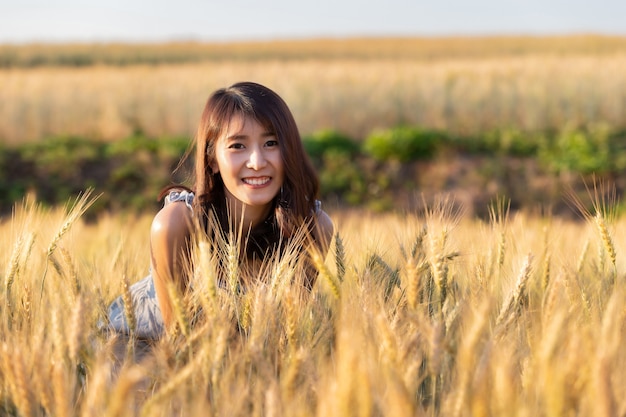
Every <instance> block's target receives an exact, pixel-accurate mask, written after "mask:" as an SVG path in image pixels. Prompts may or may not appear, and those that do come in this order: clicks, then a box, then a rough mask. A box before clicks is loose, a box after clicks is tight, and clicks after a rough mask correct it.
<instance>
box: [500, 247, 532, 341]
mask: <svg viewBox="0 0 626 417" xmlns="http://www.w3.org/2000/svg"><path fill="white" fill-rule="evenodd" d="M532 260H533V255H532V254H528V256H527V257H526V259H525V261H524V265H523V266H522V270H521V272H520V275H519V277H518V279H517V285H516V286H515V289H514V291H513V292H512V293H511V294H510V295H509V297H508V299H507V300H506V301H505V302H504V304H503V306H502V309H501V310H500V313H499V314H498V318H497V319H496V328H499V329H500V331H501V332H504V330H506V328H507V327H508V324H509V323H511V322H512V321H513V320H514V319H515V316H516V315H517V312H518V311H519V309H520V307H521V305H522V302H523V298H524V296H525V295H526V284H527V282H528V280H529V279H530V273H531V271H532Z"/></svg>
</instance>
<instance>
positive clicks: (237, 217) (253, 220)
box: [109, 82, 333, 338]
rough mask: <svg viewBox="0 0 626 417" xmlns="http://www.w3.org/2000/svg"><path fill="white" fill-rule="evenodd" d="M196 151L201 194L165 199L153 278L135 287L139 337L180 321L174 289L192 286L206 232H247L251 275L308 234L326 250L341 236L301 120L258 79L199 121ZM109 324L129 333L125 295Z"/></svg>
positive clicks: (154, 232)
mask: <svg viewBox="0 0 626 417" xmlns="http://www.w3.org/2000/svg"><path fill="white" fill-rule="evenodd" d="M195 152H196V157H195V158H196V159H195V184H194V186H193V191H192V190H189V189H185V188H181V187H177V188H170V189H169V190H166V192H165V193H162V194H166V195H165V204H164V207H163V208H162V209H161V211H159V212H158V213H157V215H156V216H155V218H154V220H153V222H152V228H151V232H150V253H151V262H150V266H151V274H150V275H149V276H147V277H146V278H144V279H143V280H141V281H139V282H138V283H136V284H134V285H133V286H131V291H130V292H131V295H132V298H133V306H134V308H135V318H136V335H137V336H139V337H146V338H158V337H159V336H160V335H161V334H162V332H163V330H164V328H167V327H168V326H169V325H170V324H171V323H172V322H173V317H172V300H171V298H170V296H169V290H168V286H169V285H170V283H172V282H173V283H175V284H177V285H178V287H179V289H180V290H181V291H183V292H184V291H185V290H186V289H187V285H188V281H187V276H186V273H185V271H188V270H189V268H186V266H185V262H186V260H187V259H188V256H187V255H188V252H189V250H190V243H191V240H192V236H193V234H194V233H196V232H198V231H199V230H198V229H200V231H202V232H204V233H206V234H207V236H208V237H209V239H211V238H215V237H216V236H217V233H224V232H226V233H228V231H229V230H234V231H237V230H241V231H242V237H243V238H244V239H245V242H243V244H242V247H243V248H245V250H243V251H242V252H243V253H242V255H241V258H242V259H240V262H242V263H243V264H245V265H247V266H248V269H249V268H252V269H254V268H255V266H256V267H258V265H260V264H262V263H263V262H266V261H267V260H268V257H272V256H279V255H280V253H281V250H282V249H283V248H284V247H285V245H286V244H287V242H289V240H290V239H291V238H292V237H294V235H295V234H296V232H298V231H300V230H302V228H306V231H307V233H308V237H309V239H308V241H309V242H311V244H313V245H316V246H317V249H318V250H320V252H321V253H322V254H325V253H326V252H327V250H328V245H329V243H330V240H331V238H332V235H333V225H332V222H331V220H330V218H329V217H328V215H327V214H326V213H325V212H324V211H323V210H322V209H321V207H320V202H319V200H317V195H318V191H319V181H318V179H317V175H316V173H315V171H314V169H313V168H312V166H311V163H310V161H309V159H308V157H307V155H306V153H305V151H304V148H303V146H302V142H301V139H300V134H299V132H298V128H297V126H296V122H295V120H294V118H293V115H292V114H291V111H290V110H289V108H288V107H287V105H286V103H285V102H284V101H283V100H282V98H280V97H279V96H278V95H277V94H276V93H275V92H274V91H272V90H270V89H269V88H267V87H264V86H262V85H260V84H256V83H252V82H242V83H237V84H234V85H232V86H230V87H228V88H223V89H219V90H217V91H215V92H214V93H213V94H212V95H211V96H210V97H209V99H208V101H207V103H206V106H205V107H204V111H203V113H202V117H201V119H200V123H199V126H198V131H197V134H196V139H195ZM211 216H214V217H215V219H216V221H210V218H211ZM213 229H220V230H213ZM305 250H306V248H303V251H305ZM244 269H245V268H244ZM305 271H306V269H305ZM251 276H254V275H251ZM242 279H243V278H242ZM314 279H315V277H314V276H311V274H310V270H309V274H308V276H307V277H305V279H304V280H303V283H304V285H305V286H307V287H309V288H310V287H311V286H312V285H313V281H314ZM109 319H110V324H111V327H112V328H113V329H114V330H116V331H118V332H126V331H128V325H127V323H126V318H125V314H124V307H123V302H122V300H121V297H118V299H116V300H115V301H114V302H113V303H112V304H111V306H110V307H109Z"/></svg>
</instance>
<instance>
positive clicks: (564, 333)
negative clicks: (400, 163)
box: [0, 196, 626, 416]
mask: <svg viewBox="0 0 626 417" xmlns="http://www.w3.org/2000/svg"><path fill="white" fill-rule="evenodd" d="M90 198H91V197H89V196H87V197H86V198H83V199H80V200H78V201H77V202H75V203H73V204H68V208H67V209H66V210H63V209H62V208H57V209H42V208H40V207H38V205H37V204H36V203H35V202H33V201H26V202H24V203H22V204H19V205H17V206H16V209H15V211H14V214H13V216H11V217H10V218H9V217H7V218H4V219H3V221H2V222H1V223H0V234H1V235H2V236H3V238H2V240H1V242H0V254H1V255H0V274H2V275H1V278H2V279H1V284H2V286H1V289H0V292H1V295H2V299H3V300H2V303H1V304H0V381H1V383H0V411H1V412H0V414H2V415H20V416H94V415H98V416H113V415H115V416H131V415H132V416H134V415H143V416H172V415H180V416H183V415H184V416H207V415H213V416H251V415H252V416H254V415H258V416H383V415H384V416H469V415H479V416H488V415H498V416H512V415H520V416H563V415H585V416H615V415H623V414H624V413H625V412H626V395H625V394H626V373H625V372H624V369H626V367H625V365H626V363H625V360H626V351H625V350H624V349H623V348H622V346H624V343H626V336H625V333H624V323H625V320H624V319H625V313H626V308H625V306H626V304H625V300H624V298H625V294H626V292H625V290H626V282H625V281H624V271H625V268H626V264H625V261H624V257H623V253H624V250H625V249H626V240H625V239H626V238H625V236H626V222H624V219H622V218H615V217H614V216H613V212H612V209H611V204H612V202H613V199H612V198H608V199H607V198H605V197H602V196H600V197H595V198H596V200H595V202H596V204H595V206H596V209H597V210H595V211H593V212H589V213H586V217H584V216H581V220H580V221H579V222H568V221H564V220H560V219H558V218H534V217H530V216H528V215H522V214H514V213H508V211H507V209H506V204H505V203H504V202H500V203H497V204H494V206H493V208H492V216H491V220H490V221H478V220H475V219H472V218H467V217H465V216H463V214H462V213H461V212H458V211H455V210H452V209H451V208H450V207H451V205H450V202H449V200H446V199H445V198H443V199H442V200H441V201H439V202H437V201H433V202H432V203H431V205H430V207H431V208H430V210H429V211H428V212H427V213H425V214H423V215H417V214H415V213H404V214H387V215H376V216H374V215H369V214H367V213H365V212H356V211H337V212H331V213H330V214H331V216H332V217H333V219H334V221H335V224H336V229H337V235H336V239H335V240H334V242H333V244H332V246H331V249H330V252H329V255H328V257H327V259H326V262H325V263H323V264H322V263H321V261H320V260H319V259H317V258H315V257H313V259H314V260H315V259H316V260H317V265H318V267H319V268H320V270H321V273H320V276H319V278H318V280H317V282H316V285H315V287H314V288H313V291H312V293H311V294H304V293H303V292H302V291H301V290H300V289H299V287H298V285H296V284H294V283H293V282H292V281H296V282H297V280H298V277H297V276H296V275H294V274H295V273H294V271H295V270H296V269H297V268H296V266H297V265H296V264H297V262H298V259H296V258H295V257H293V256H289V255H287V256H286V257H285V258H284V259H282V260H281V261H280V262H279V261H276V262H275V263H272V264H270V265H267V268H266V270H265V271H264V272H263V273H262V274H261V277H260V283H259V284H258V285H256V286H254V287H251V288H249V289H248V291H246V292H237V291H233V290H231V288H235V287H236V286H232V285H227V286H226V288H218V287H217V286H216V285H215V270H214V267H213V265H214V263H215V261H216V259H215V257H216V256H228V253H229V251H231V250H232V248H231V247H229V246H228V245H223V246H222V247H221V249H220V250H219V251H218V252H217V253H209V252H207V250H206V245H204V244H202V243H201V242H200V243H199V244H198V247H197V249H196V251H195V252H196V253H195V255H196V256H198V257H199V258H201V259H202V260H203V261H202V262H198V263H197V265H199V266H198V267H197V269H196V271H195V272H194V275H193V276H194V278H193V279H194V283H195V285H194V287H193V288H194V290H193V293H192V294H188V296H187V297H182V296H179V297H178V298H177V300H178V303H177V309H176V316H177V327H176V328H175V329H173V330H172V331H171V332H169V333H168V334H167V336H166V337H165V338H164V339H162V340H161V341H160V342H158V343H157V344H156V345H155V346H154V347H152V348H151V349H145V346H142V345H141V344H136V343H133V342H134V340H133V337H132V335H131V337H130V338H115V337H113V336H107V334H106V332H105V331H104V329H103V328H102V326H101V324H102V320H103V319H104V313H105V308H106V305H107V304H108V303H109V302H110V301H111V300H112V299H113V298H114V297H115V296H117V295H119V294H124V293H125V288H127V286H128V285H129V284H131V283H132V282H134V281H136V280H138V279H140V278H142V277H143V276H144V275H145V274H146V273H147V270H148V242H147V234H148V230H149V225H150V221H151V218H150V216H149V215H148V214H146V215H145V216H144V217H139V218H136V217H126V216H123V215H121V214H120V215H109V216H104V217H102V218H100V219H99V220H97V221H95V222H91V223H86V222H85V221H83V220H82V217H81V212H82V211H83V209H84V208H87V206H88V205H89V201H90ZM70 203H72V202H70ZM72 207H73V208H72ZM87 209H88V208H87ZM226 265H227V276H228V277H229V280H234V279H236V276H237V270H238V269H237V265H236V264H233V263H232V262H230V263H226ZM129 318H130V319H131V323H132V316H129ZM131 329H132V325H131Z"/></svg>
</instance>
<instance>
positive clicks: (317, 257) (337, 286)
mask: <svg viewBox="0 0 626 417" xmlns="http://www.w3.org/2000/svg"><path fill="white" fill-rule="evenodd" d="M313 246H314V245H313ZM309 255H310V257H311V261H312V262H313V266H314V267H315V269H317V271H318V274H319V277H320V278H322V280H323V281H324V282H326V284H328V286H329V288H330V291H331V293H332V294H333V296H334V297H335V299H339V298H340V296H341V282H340V281H339V279H338V278H337V277H336V276H334V275H333V274H332V273H331V272H330V270H329V269H328V266H326V263H325V262H324V258H323V257H322V254H321V253H320V251H319V249H317V248H316V247H311V248H310V249H309Z"/></svg>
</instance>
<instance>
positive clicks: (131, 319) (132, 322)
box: [121, 274, 137, 339]
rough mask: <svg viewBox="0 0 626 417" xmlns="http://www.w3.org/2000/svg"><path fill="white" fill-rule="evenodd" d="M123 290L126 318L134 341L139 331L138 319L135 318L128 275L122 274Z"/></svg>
mask: <svg viewBox="0 0 626 417" xmlns="http://www.w3.org/2000/svg"><path fill="white" fill-rule="evenodd" d="M121 290H122V291H121V292H122V302H123V303H124V316H125V318H126V323H127V325H128V332H129V335H130V338H131V339H133V338H134V335H135V334H136V331H137V318H136V317H135V305H134V303H133V296H132V294H131V293H130V282H128V277H127V276H126V274H122V282H121Z"/></svg>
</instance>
